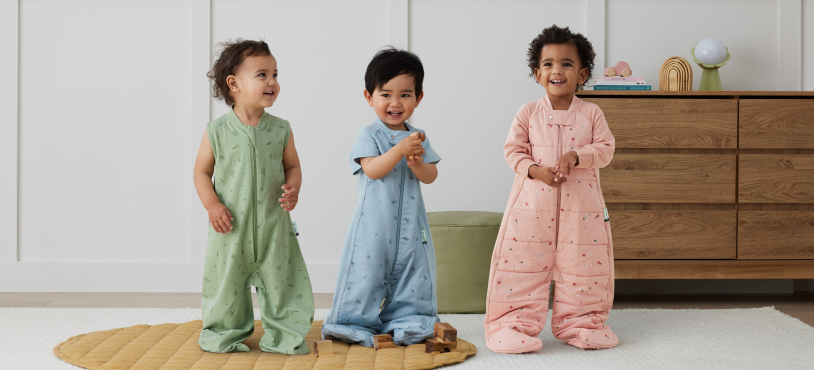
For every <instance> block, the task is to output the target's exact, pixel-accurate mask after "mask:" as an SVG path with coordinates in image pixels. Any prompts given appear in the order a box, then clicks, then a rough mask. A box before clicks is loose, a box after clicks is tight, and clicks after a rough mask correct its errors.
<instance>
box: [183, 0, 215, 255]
mask: <svg viewBox="0 0 814 370" xmlns="http://www.w3.org/2000/svg"><path fill="white" fill-rule="evenodd" d="M190 6H191V9H190V17H191V21H190V29H189V38H190V53H189V66H190V68H189V73H190V84H189V96H190V107H189V108H190V121H189V138H190V139H189V153H190V161H189V176H188V177H187V178H188V179H189V189H190V191H189V210H190V216H189V227H188V228H187V229H188V230H189V243H187V244H188V250H187V254H188V256H189V260H188V261H189V262H191V263H203V261H204V257H205V254H206V241H207V235H206V234H203V233H200V232H199V230H198V229H196V228H194V227H192V225H198V224H201V225H203V224H207V223H208V222H209V220H208V219H207V217H206V215H207V213H206V210H205V209H204V208H203V205H201V200H200V199H199V198H198V193H197V192H196V190H195V183H194V182H193V181H192V175H193V170H192V169H193V167H194V166H195V158H196V157H197V155H198V148H199V147H200V144H201V137H202V136H203V130H205V129H206V123H207V122H209V121H210V120H211V118H210V106H209V105H210V102H211V99H210V97H211V93H210V91H211V90H210V87H209V86H210V85H209V79H208V78H207V77H206V73H207V71H209V68H210V66H211V64H212V2H211V0H205V1H193V2H192V3H191V5H190Z"/></svg>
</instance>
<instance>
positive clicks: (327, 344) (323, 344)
mask: <svg viewBox="0 0 814 370" xmlns="http://www.w3.org/2000/svg"><path fill="white" fill-rule="evenodd" d="M332 343H333V342H331V341H330V340H321V341H319V342H314V354H315V355H317V357H319V356H325V355H331V354H333V353H334V350H333V344H332Z"/></svg>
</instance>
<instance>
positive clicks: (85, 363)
mask: <svg viewBox="0 0 814 370" xmlns="http://www.w3.org/2000/svg"><path fill="white" fill-rule="evenodd" d="M201 327H202V323H201V320H197V321H190V322H186V323H183V324H161V325H136V326H131V327H127V328H121V329H111V330H104V331H97V332H93V333H88V334H82V335H77V336H75V337H72V338H70V339H68V340H66V341H65V342H62V343H60V344H59V345H58V346H56V348H54V354H55V355H56V356H57V357H59V358H61V359H62V360H64V361H65V362H68V363H70V364H73V365H76V366H80V367H84V368H86V369H92V370H95V369H105V370H108V369H109V370H118V369H122V370H123V369H129V370H137V369H138V370H147V369H160V370H176V369H234V370H243V369H270V370H276V369H292V370H293V369H297V370H309V369H348V370H350V369H354V370H362V369H394V370H395V369H404V370H420V369H433V368H436V367H439V366H443V365H449V364H454V363H457V362H462V361H464V360H465V359H466V358H467V357H468V356H471V355H474V354H475V353H476V352H477V351H476V349H475V346H474V345H473V344H472V343H469V342H467V341H465V340H463V339H460V338H458V348H457V349H456V350H453V351H451V352H446V353H440V352H433V353H425V352H424V349H425V345H424V344H423V343H421V344H414V345H411V346H407V347H395V348H385V349H380V350H378V351H376V350H374V349H373V348H368V347H364V346H360V345H357V344H353V345H349V344H347V343H344V342H340V341H336V340H334V341H333V342H332V343H331V345H332V347H333V353H332V354H320V356H319V357H317V356H316V355H315V354H314V353H313V352H314V351H313V350H311V353H309V354H307V355H283V354H277V353H267V352H262V351H260V348H259V344H260V338H261V337H262V336H263V333H264V331H263V327H262V326H261V325H260V321H259V320H258V321H255V323H254V334H252V336H251V337H249V339H246V340H245V341H244V342H243V343H244V344H246V345H247V346H249V348H250V349H251V351H249V352H239V353H208V352H204V351H202V350H201V348H200V347H199V346H198V337H199V335H200V333H201ZM321 327H322V321H314V323H313V324H312V325H311V330H310V331H309V332H308V336H307V337H306V342H308V347H309V348H313V344H314V342H316V341H320V340H321V337H320V328H321Z"/></svg>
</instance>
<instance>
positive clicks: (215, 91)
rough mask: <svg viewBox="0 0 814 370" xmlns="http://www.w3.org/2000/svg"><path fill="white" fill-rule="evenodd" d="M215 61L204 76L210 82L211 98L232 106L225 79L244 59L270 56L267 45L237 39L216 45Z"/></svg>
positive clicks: (263, 42) (232, 100)
mask: <svg viewBox="0 0 814 370" xmlns="http://www.w3.org/2000/svg"><path fill="white" fill-rule="evenodd" d="M218 49H219V50H220V51H219V52H218V53H217V55H218V56H217V58H218V59H217V60H216V61H215V65H213V66H212V70H211V71H209V73H207V74H206V76H207V77H209V79H210V80H212V96H213V97H215V98H216V99H218V100H223V101H224V102H225V103H226V105H228V106H230V107H231V106H233V105H234V104H235V100H234V99H233V98H232V95H231V94H230V93H229V92H230V90H229V84H227V83H226V77H229V76H230V75H233V74H235V73H236V72H237V70H238V68H240V65H241V64H243V61H244V60H245V59H246V57H251V56H268V55H271V51H270V50H269V46H268V44H266V42H265V41H263V40H259V41H254V40H244V39H237V40H235V41H229V40H227V41H224V42H221V43H219V44H218Z"/></svg>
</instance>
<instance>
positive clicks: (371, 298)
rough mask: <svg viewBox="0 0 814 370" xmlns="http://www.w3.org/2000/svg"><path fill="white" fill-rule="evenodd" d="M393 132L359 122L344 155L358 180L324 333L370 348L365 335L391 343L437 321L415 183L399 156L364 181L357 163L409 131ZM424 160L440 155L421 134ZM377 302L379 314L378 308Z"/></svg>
mask: <svg viewBox="0 0 814 370" xmlns="http://www.w3.org/2000/svg"><path fill="white" fill-rule="evenodd" d="M405 126H406V127H407V131H393V130H391V129H390V128H389V127H387V125H385V124H384V123H383V122H382V121H381V120H378V119H377V120H376V121H375V122H373V123H372V124H370V125H369V126H367V127H365V128H363V129H362V130H361V131H360V132H359V136H358V137H357V138H356V144H355V145H354V147H353V151H352V152H351V155H350V164H351V169H352V171H353V174H354V175H357V177H358V179H359V194H358V201H357V204H356V212H354V215H353V221H352V222H351V225H350V229H349V230H348V234H347V237H346V238H345V246H344V247H343V249H342V257H341V260H340V262H339V277H338V279H337V283H336V291H335V293H334V299H333V304H332V305H331V313H330V315H329V316H328V318H327V319H325V321H324V323H323V326H322V335H323V336H324V337H333V338H336V339H340V340H343V341H345V342H350V343H359V344H362V345H364V346H368V347H372V346H373V335H375V334H387V333H389V334H392V335H393V340H394V341H395V342H396V344H399V345H409V344H415V343H419V342H421V341H423V340H425V339H427V338H431V337H432V336H433V327H434V324H435V323H436V322H438V309H437V306H436V299H435V281H436V280H435V251H434V249H433V244H432V237H431V236H430V228H429V223H428V222H427V212H426V210H425V208H424V200H423V198H422V197H421V187H420V181H419V180H418V179H417V178H416V177H415V175H414V174H413V171H412V170H410V168H409V167H407V161H406V159H405V158H402V160H401V161H400V162H399V163H398V165H396V167H395V168H394V169H393V171H392V172H390V173H389V174H388V175H386V176H384V177H382V178H381V179H376V180H372V179H370V178H368V177H367V176H366V175H365V172H364V170H362V167H361V165H360V164H359V161H360V159H361V158H365V157H377V156H379V155H382V154H384V153H386V152H387V151H388V150H390V149H391V148H392V147H393V146H395V145H396V144H398V143H399V142H400V141H401V140H402V139H404V138H406V137H407V136H409V135H410V134H412V133H413V132H424V131H422V130H419V129H416V128H414V127H411V126H409V125H407V124H406V123H405ZM423 145H424V150H425V151H426V153H425V154H424V155H423V158H424V162H425V163H438V161H440V160H441V158H440V157H439V156H438V154H437V153H436V152H435V151H434V150H433V148H432V146H431V145H430V141H429V139H427V140H425V141H424V143H423ZM383 299H384V306H383V308H382V309H381V312H379V307H380V306H381V305H382V300H383Z"/></svg>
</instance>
